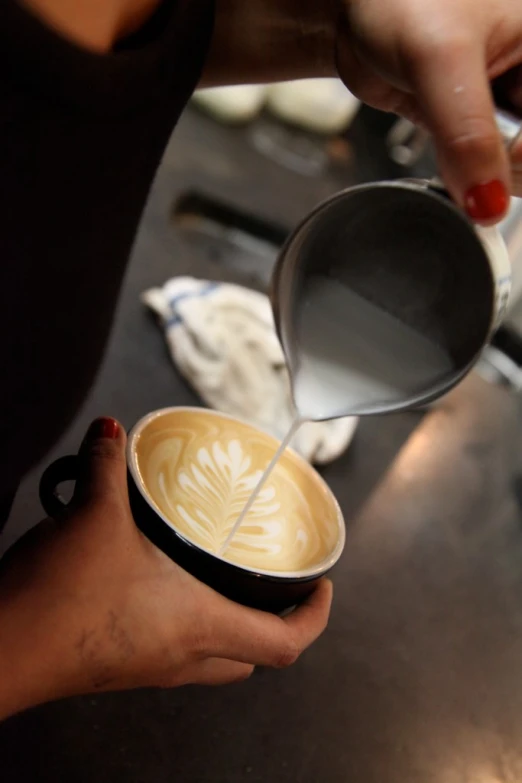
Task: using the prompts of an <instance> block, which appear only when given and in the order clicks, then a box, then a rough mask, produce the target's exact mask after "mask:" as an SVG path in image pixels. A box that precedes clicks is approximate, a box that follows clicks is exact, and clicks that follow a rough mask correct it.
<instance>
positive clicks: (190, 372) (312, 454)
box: [142, 277, 357, 464]
mask: <svg viewBox="0 0 522 783" xmlns="http://www.w3.org/2000/svg"><path fill="white" fill-rule="evenodd" d="M142 299H143V302H144V303H145V304H146V305H147V306H148V307H150V308H151V309H152V310H153V311H154V312H155V313H157V315H158V316H159V318H160V321H161V323H162V325H163V328H164V330H165V337H166V340H167V343H168V346H169V349H170V353H171V356H172V359H173V361H174V363H175V365H176V366H177V367H178V369H179V370H180V372H181V373H182V374H183V375H184V377H185V378H186V379H187V380H188V381H189V383H190V384H191V385H192V386H193V387H194V389H195V390H196V391H197V392H198V394H199V396H200V397H201V399H202V400H203V401H204V402H205V403H206V404H207V405H208V406H210V407H211V408H215V409H216V410H218V411H221V412H222V413H228V414H230V415H233V416H238V417H239V418H242V419H244V420H246V421H248V422H250V423H252V424H255V425H256V426H258V427H260V428H261V429H264V430H265V431H267V432H270V433H271V434H272V435H274V436H275V437H277V438H278V439H280V440H281V439H282V438H283V437H284V436H285V434H286V433H287V432H288V430H289V428H290V424H291V421H292V410H293V407H292V399H291V392H290V383H289V379H288V373H287V370H286V366H285V359H284V355H283V352H282V349H281V346H280V344H279V340H278V338H277V335H276V332H275V328H274V321H273V316H272V308H271V305H270V301H269V299H268V297H267V296H265V295H264V294H260V293H257V292H256V291H251V290H249V289H247V288H243V287H242V286H238V285H231V284H228V283H213V282H209V281H205V280H196V279H194V278H191V277H177V278H173V279H172V280H169V281H168V282H167V283H166V284H165V285H164V286H163V287H162V288H152V289H150V290H148V291H145V292H144V293H143V295H142ZM356 426H357V419H355V418H347V419H338V420H336V421H328V422H310V423H306V424H304V425H303V426H302V427H301V428H300V430H299V431H298V433H297V435H296V437H295V439H294V441H293V442H292V446H293V448H294V449H295V450H296V451H297V452H299V453H300V454H301V455H302V456H303V457H304V458H305V459H307V460H308V461H310V462H313V463H316V464H325V463H327V462H331V461H332V460H334V459H336V458H337V457H338V456H340V455H341V454H342V453H343V452H344V451H345V450H346V448H347V447H348V445H349V443H350V441H351V439H352V436H353V433H354V431H355V428H356Z"/></svg>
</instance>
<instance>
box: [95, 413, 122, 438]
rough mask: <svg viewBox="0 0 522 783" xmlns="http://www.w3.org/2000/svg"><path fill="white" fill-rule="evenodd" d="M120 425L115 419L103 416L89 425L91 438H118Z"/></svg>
mask: <svg viewBox="0 0 522 783" xmlns="http://www.w3.org/2000/svg"><path fill="white" fill-rule="evenodd" d="M119 430H120V425H119V424H118V422H117V421H115V420H114V419H110V418H108V417H103V418H101V419H96V421H93V423H92V424H91V426H90V427H89V437H91V438H110V439H111V440H116V438H117V437H118V432H119Z"/></svg>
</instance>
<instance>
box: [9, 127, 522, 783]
mask: <svg viewBox="0 0 522 783" xmlns="http://www.w3.org/2000/svg"><path fill="white" fill-rule="evenodd" d="M244 136H245V134H244V132H242V131H237V132H236V131H224V130H221V129H217V128H216V129H212V132H211V125H210V124H209V121H207V120H204V119H202V118H200V117H198V116H197V115H196V114H194V113H189V114H188V115H187V116H186V117H185V119H184V121H183V123H182V125H181V127H180V129H179V132H178V134H177V136H176V139H175V141H174V143H173V145H172V147H171V148H170V150H169V152H168V155H167V157H166V160H165V164H164V167H163V168H162V171H161V173H160V175H159V177H158V180H157V182H156V185H155V188H154V190H153V193H152V197H151V201H150V204H149V208H148V210H147V214H146V216H145V220H144V223H143V226H142V230H141V232H140V236H139V238H138V242H137V245H136V250H135V254H134V257H133V261H132V263H131V265H130V268H129V274H128V278H127V282H126V286H125V290H124V292H123V295H122V300H121V303H120V309H119V314H118V318H117V322H116V326H115V331H114V335H113V339H112V342H111V345H110V348H109V351H108V355H107V358H106V362H105V364H104V367H103V369H102V372H101V373H100V377H99V380H98V383H97V385H96V387H95V389H94V390H93V393H92V395H91V398H90V399H89V401H88V403H87V405H86V406H85V409H84V410H83V411H82V413H81V415H80V416H79V418H78V420H77V422H76V423H75V425H74V426H73V428H72V429H71V431H70V432H69V433H68V434H67V435H66V437H65V438H64V440H63V442H62V443H61V444H59V445H58V446H57V448H56V450H55V454H63V453H66V452H68V451H71V450H75V449H76V448H77V445H78V442H79V440H80V438H81V436H82V434H83V432H84V430H85V427H86V425H87V422H88V421H89V420H90V419H91V418H92V417H93V416H95V415H98V414H101V413H108V414H114V415H117V416H119V417H120V418H121V419H122V421H123V423H124V424H125V425H130V424H131V423H132V422H133V421H134V420H136V419H137V418H138V417H139V416H140V415H142V414H143V413H145V412H146V411H149V410H152V409H154V408H156V407H161V406H163V405H169V404H176V403H180V404H183V403H188V402H191V403H192V402H194V397H193V395H192V393H191V391H190V390H189V389H188V388H187V387H186V386H185V384H184V383H183V382H182V381H181V380H180V379H179V378H178V376H177V375H176V373H175V371H174V370H173V369H172V367H171V365H170V364H169V361H168V358H167V355H166V350H165V347H164V344H163V339H162V336H161V334H160V333H159V330H158V329H157V327H156V326H155V325H154V323H153V322H152V320H151V319H149V318H148V316H147V315H146V314H145V313H144V311H143V308H142V306H141V305H140V303H139V300H138V296H139V293H140V292H141V291H142V290H143V289H144V288H145V287H147V286H150V285H154V284H159V283H161V282H163V281H164V280H165V279H166V278H167V277H169V276H170V275H174V274H180V273H190V274H195V275H200V276H213V277H225V278H227V279H233V280H236V279H241V277H240V275H239V273H238V270H237V269H234V270H232V269H229V268H227V267H226V264H225V265H223V259H222V258H221V257H219V256H217V257H216V256H212V255H210V256H208V255H205V253H203V252H202V246H201V244H200V243H198V242H193V241H192V239H190V238H186V237H183V236H181V235H179V234H178V235H176V234H175V233H174V231H173V229H172V227H171V225H170V224H169V221H168V219H167V218H168V216H169V214H170V211H171V208H172V201H173V198H174V195H175V191H176V189H187V188H194V187H201V188H204V190H205V192H207V193H211V194H212V193H214V194H219V195H221V196H222V195H223V194H225V195H226V197H227V198H228V199H229V200H230V201H232V202H234V201H238V200H240V199H242V204H243V206H244V205H246V206H248V205H250V206H251V208H252V209H254V208H255V209H256V211H257V212H258V213H259V212H261V213H262V214H263V215H264V216H265V217H267V218H271V219H273V220H278V221H279V222H281V217H282V216H283V219H284V222H285V223H288V224H289V225H291V223H292V222H294V221H295V220H297V219H299V217H301V215H302V214H303V213H304V212H305V211H306V210H308V209H309V208H310V207H311V206H312V205H313V203H314V202H315V201H316V200H317V199H318V198H320V197H323V196H325V195H327V194H328V192H331V191H332V190H333V189H335V188H336V187H338V185H339V179H341V178H343V177H344V174H343V175H341V174H339V173H337V174H335V176H331V177H325V178H322V179H321V180H320V181H319V180H312V179H310V180H308V179H305V178H302V177H301V178H300V177H298V176H297V175H295V176H294V175H289V174H288V173H284V172H282V170H279V169H278V168H277V167H276V166H275V164H271V163H267V162H266V161H265V160H263V159H262V158H260V159H259V160H258V161H257V162H255V161H254V162H252V152H251V150H250V151H249V148H248V145H247V144H246V143H244ZM371 157H372V156H371V155H370V158H371ZM372 159H373V158H372ZM247 164H248V166H249V167H250V168H249V169H248V170H247ZM370 169H371V167H369V168H368V169H367V170H370ZM204 172H205V173H204ZM356 174H357V176H360V175H359V174H358V173H357V172H355V174H354V176H355V175H356ZM270 183H272V185H271V184H270ZM296 183H297V184H299V187H298V188H297V187H296ZM319 191H320V192H319ZM274 193H277V197H274ZM220 272H221V274H220ZM136 379H138V382H137V381H136ZM520 424H521V410H520V405H519V403H518V401H517V400H516V399H515V398H513V397H512V396H510V395H509V394H508V393H507V392H506V391H504V390H501V389H498V388H495V387H492V386H489V385H488V384H486V383H485V382H483V381H481V380H480V379H479V378H477V377H476V376H472V377H470V378H469V379H468V380H467V381H466V382H465V383H464V384H463V385H462V386H461V387H460V388H459V389H457V390H456V391H455V392H453V393H452V395H450V396H449V397H448V398H447V399H446V400H444V401H443V403H442V404H441V405H440V407H439V408H437V409H436V410H435V411H433V412H432V413H430V414H428V415H426V416H425V417H424V418H423V419H422V417H421V415H420V414H402V415H397V416H388V417H385V418H373V419H367V420H365V421H363V422H362V423H361V426H360V428H359V431H358V433H357V435H356V439H355V441H354V443H353V445H352V447H351V448H350V450H349V451H348V453H347V454H346V455H345V456H344V457H343V458H342V459H341V460H339V461H338V462H337V463H335V464H334V465H332V466H330V467H329V468H327V469H326V470H325V476H326V478H327V480H328V481H329V482H330V484H331V486H332V487H333V489H334V491H335V492H336V494H337V496H338V497H339V500H340V502H341V505H342V507H343V510H344V513H345V516H346V521H347V545H346V550H345V553H344V555H343V558H342V560H341V562H340V563H339V565H338V567H337V568H336V571H335V573H334V582H335V588H336V598H335V605H334V610H333V615H332V620H331V624H330V627H329V629H328V631H327V633H326V634H325V635H324V636H323V638H322V639H321V640H320V641H319V642H318V643H317V644H316V645H315V646H314V647H313V649H312V650H310V651H309V652H308V653H307V654H306V655H304V656H303V657H302V659H301V660H300V661H299V662H298V664H297V665H296V666H295V667H293V668H292V669H290V670H288V671H277V672H273V671H258V672H256V673H255V674H254V676H253V677H252V678H251V679H250V680H249V681H248V682H247V683H243V684H241V685H237V686H232V687H227V688H220V689H203V688H181V689H178V690H174V691H170V692H159V691H141V692H134V693H123V694H106V695H103V696H96V697H85V698H79V699H73V700H70V701H67V702H63V703H60V704H54V705H48V706H45V707H42V708H40V709H37V710H34V711H31V712H29V713H27V714H25V715H21V716H18V717H16V718H13V719H11V720H9V721H7V722H6V723H5V724H3V725H2V726H1V727H0V754H1V772H0V777H1V780H2V782H3V783H15V781H17V782H18V781H38V782H39V781H47V780H53V781H67V782H68V781H74V782H75V783H84V782H85V783H93V781H96V783H109V782H110V783H118V781H122V782H123V781H125V783H153V782H155V781H158V783H160V781H161V782H163V781H172V780H176V781H183V783H200V782H202V783H203V782H205V781H209V783H280V782H281V783H282V781H291V782H292V783H322V782H323V781H325V782H326V781H328V783H337V782H338V781H339V783H341V782H342V783H346V782H347V781H349V782H350V783H351V782H352V781H353V783H361V782H362V781H364V783H464V782H465V781H470V782H472V783H514V782H515V781H517V782H518V783H519V781H520V780H522V741H521V732H520V726H521V725H522V677H521V676H520V673H521V670H522V527H521V512H520V503H521V502H522V447H521V445H520ZM417 425H419V426H417ZM415 428H416V429H415ZM412 432H413V435H412V434H411V433H412ZM410 436H411V437H410ZM401 447H402V450H400V449H401ZM399 450H400V453H399V455H398V456H397V457H396V454H397V452H398V451H399ZM49 459H51V457H49ZM38 472H39V471H36V472H35V474H34V475H33V476H30V477H29V478H28V480H27V482H26V484H25V486H24V487H23V488H22V491H21V493H20V495H19V497H18V499H17V502H16V504H15V508H14V512H13V516H12V519H11V521H10V523H9V526H8V528H7V531H6V536H5V539H4V541H3V542H2V544H3V546H6V544H7V543H9V541H12V540H13V539H14V538H16V537H17V535H19V534H20V533H21V532H22V530H24V529H25V528H26V527H28V526H30V525H31V524H33V523H34V522H35V521H36V520H37V519H38V517H39V515H40V511H39V509H38V503H37V500H36V480H37V475H38Z"/></svg>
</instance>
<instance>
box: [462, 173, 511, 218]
mask: <svg viewBox="0 0 522 783" xmlns="http://www.w3.org/2000/svg"><path fill="white" fill-rule="evenodd" d="M464 203H465V206H466V212H467V213H468V215H469V216H470V218H472V220H493V219H494V218H498V217H500V216H501V215H503V214H504V212H505V211H506V210H507V208H508V206H509V193H508V191H507V188H506V186H505V185H504V183H503V182H501V181H500V180H499V179H492V180H491V182H483V183H481V184H480V185H475V186H474V187H473V188H470V189H469V190H468V192H467V193H466V195H465V197H464Z"/></svg>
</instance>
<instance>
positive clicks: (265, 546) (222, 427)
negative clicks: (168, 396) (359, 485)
mask: <svg viewBox="0 0 522 783" xmlns="http://www.w3.org/2000/svg"><path fill="white" fill-rule="evenodd" d="M276 449H277V442H276V440H275V439H274V438H272V437H270V436H269V435H265V434H263V433H261V432H259V431H257V430H255V429H253V428H251V427H249V426H248V425H245V424H241V423H239V422H236V421H234V420H231V419H228V418H226V417H224V416H223V417H222V416H220V415H217V414H213V413H210V412H205V411H190V410H186V409H185V410H182V411H172V412H169V413H166V414H165V415H163V416H161V417H159V418H157V419H152V420H151V421H150V422H149V423H148V425H147V426H146V427H145V428H144V429H143V431H142V432H141V433H140V435H139V438H138V440H137V444H136V456H137V464H138V470H139V474H140V477H141V480H142V482H143V484H144V487H145V489H146V491H147V493H148V494H149V496H150V498H151V499H152V501H153V502H154V504H155V505H156V507H157V508H158V510H159V511H160V512H161V513H162V515H163V516H164V517H165V518H166V519H167V520H168V521H169V523H170V524H171V525H172V527H174V528H175V529H176V530H177V531H178V532H179V533H180V534H181V535H183V536H184V537H185V538H187V539H189V540H191V541H193V542H194V543H195V544H197V545H198V546H200V547H202V548H204V549H206V550H208V551H209V552H212V553H213V554H216V553H218V552H219V550H220V549H221V547H222V545H223V543H224V542H225V540H226V538H227V536H228V534H229V533H230V531H231V529H232V527H233V525H234V522H235V521H236V520H237V519H238V517H239V515H240V513H241V511H242V510H243V509H244V507H245V505H246V503H247V501H248V499H249V497H250V495H251V494H252V492H253V490H254V489H255V488H256V486H257V484H258V482H259V480H260V478H261V476H262V473H263V471H264V470H265V468H266V467H267V465H268V464H269V462H270V460H271V459H272V457H273V456H274V453H275V451H276ZM337 540H338V528H337V506H336V504H335V502H334V501H333V500H332V497H331V495H330V493H329V492H328V491H327V489H326V488H325V487H324V486H323V485H322V484H321V483H320V482H319V481H318V480H317V478H316V477H315V473H314V471H313V470H312V469H311V468H310V467H309V466H308V465H306V463H304V462H303V461H302V460H300V459H299V458H298V457H297V456H295V455H294V454H293V453H292V452H289V451H287V452H285V453H284V455H283V456H282V458H281V460H280V461H279V462H278V464H277V466H276V468H275V470H274V472H273V473H272V475H271V476H270V478H269V480H268V482H267V484H266V485H265V486H264V488H263V489H262V490H261V492H260V494H259V496H258V497H257V498H256V501H255V503H254V504H253V506H252V508H251V509H250V511H249V513H248V514H247V516H246V518H245V520H244V523H243V524H242V525H241V527H240V529H239V531H238V533H237V535H236V536H234V538H233V540H232V542H231V544H230V546H229V548H228V549H227V551H226V556H225V559H227V560H230V561H232V562H235V563H238V564H240V565H243V566H246V567H250V568H258V569H263V570H270V571H285V572H288V571H299V570H302V569H306V568H310V567H313V566H315V565H318V564H320V563H321V562H322V561H323V560H325V559H326V558H327V557H328V556H329V555H330V554H331V553H332V552H333V550H334V549H335V546H336V543H337Z"/></svg>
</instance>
